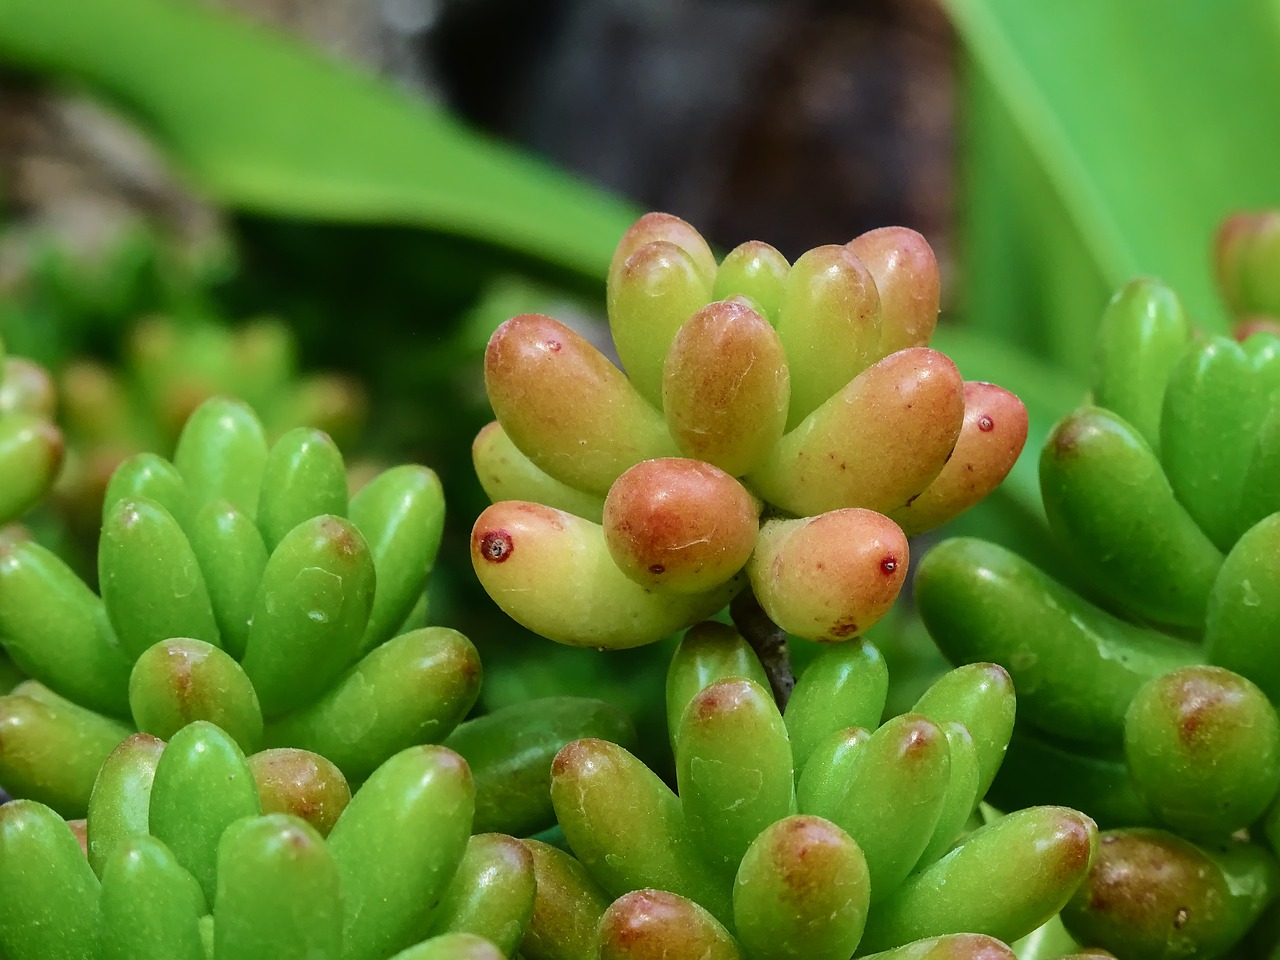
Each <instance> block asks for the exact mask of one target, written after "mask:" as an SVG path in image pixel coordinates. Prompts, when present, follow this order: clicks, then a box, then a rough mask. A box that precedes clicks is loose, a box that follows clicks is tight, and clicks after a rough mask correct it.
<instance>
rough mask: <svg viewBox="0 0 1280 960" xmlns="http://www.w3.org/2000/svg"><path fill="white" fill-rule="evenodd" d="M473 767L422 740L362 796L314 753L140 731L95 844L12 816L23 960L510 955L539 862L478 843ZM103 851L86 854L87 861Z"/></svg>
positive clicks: (3, 923) (8, 913)
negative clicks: (254, 750) (264, 750)
mask: <svg viewBox="0 0 1280 960" xmlns="http://www.w3.org/2000/svg"><path fill="white" fill-rule="evenodd" d="M474 807H475V789H474V786H473V784H472V780H471V776H470V772H469V771H468V768H467V765H466V763H465V762H464V761H463V759H462V758H461V757H460V756H459V755H458V754H456V753H454V752H453V751H451V750H448V749H446V748H444V747H438V746H416V747H410V748H408V749H406V750H404V751H401V752H398V753H396V754H395V755H393V756H392V757H390V758H389V759H387V760H386V761H385V762H383V763H382V764H381V765H380V766H379V767H378V768H377V769H376V770H375V771H374V772H373V773H372V774H371V775H370V776H369V778H368V779H367V780H366V781H365V783H364V785H363V786H362V787H360V789H359V790H358V791H356V793H355V794H354V795H352V794H351V793H350V791H349V790H348V788H347V784H346V781H345V780H344V779H343V777H342V774H341V773H340V772H339V771H338V770H337V769H336V768H335V767H334V766H333V765H332V764H331V763H329V762H328V761H326V760H324V759H323V758H321V757H318V756H315V755H314V754H309V753H307V752H306V751H301V750H282V751H272V752H271V753H270V754H261V755H259V756H257V757H253V758H249V759H246V757H245V756H244V754H243V753H242V752H241V750H240V748H239V747H238V746H237V744H236V742H235V740H234V739H232V738H231V737H230V736H229V735H227V734H226V733H225V732H224V731H222V730H221V729H220V728H218V727H217V726H215V725H213V724H211V723H208V722H205V721H198V722H195V723H193V724H190V725H188V726H186V727H183V728H182V729H180V730H178V731H177V732H175V733H174V734H173V736H172V738H171V739H170V740H169V742H168V743H167V744H166V743H164V742H162V741H161V740H158V739H156V738H155V737H151V736H148V735H146V734H134V735H133V736H131V737H130V738H128V739H127V740H125V741H124V742H123V743H122V744H121V745H120V746H119V747H118V748H117V749H116V750H115V751H114V752H113V753H112V754H111V756H110V757H109V758H108V760H107V762H106V764H105V765H104V766H103V768H102V771H101V773H100V774H99V776H98V778H97V781H96V783H95V785H94V788H93V798H92V802H91V804H90V809H89V816H88V821H87V825H86V827H85V831H86V838H87V839H86V843H85V849H82V848H81V846H80V845H79V844H78V843H77V840H76V837H75V834H74V833H73V831H72V828H71V827H70V826H69V825H68V824H67V823H66V822H64V821H63V820H62V818H61V817H59V816H58V814H57V813H56V812H54V811H53V810H52V809H50V808H49V807H46V806H44V805H42V804H40V803H38V802H35V801H32V800H18V801H14V802H13V803H10V804H6V805H5V806H3V807H0V953H2V954H3V955H4V956H6V957H7V958H8V960H148V958H154V960H206V958H213V960H256V958H262V960H267V958H271V960H293V958H296V960H387V958H391V957H394V958H395V960H432V958H434V960H500V958H501V957H503V956H506V955H507V953H509V952H510V951H511V950H512V949H513V948H514V947H515V946H516V944H518V943H519V941H520V939H521V936H522V935H523V932H524V928H525V926H526V924H527V923H528V920H529V917H530V915H531V912H532V909H533V900H534V884H535V877H534V871H533V861H532V857H531V856H530V854H529V853H528V851H527V850H526V849H525V848H524V847H523V846H522V845H521V844H520V843H519V842H518V841H516V840H514V839H512V838H511V837H508V836H503V835H500V834H493V833H486V834H478V835H475V836H472V835H471V829H472V815H473V811H474ZM86 852H87V856H86Z"/></svg>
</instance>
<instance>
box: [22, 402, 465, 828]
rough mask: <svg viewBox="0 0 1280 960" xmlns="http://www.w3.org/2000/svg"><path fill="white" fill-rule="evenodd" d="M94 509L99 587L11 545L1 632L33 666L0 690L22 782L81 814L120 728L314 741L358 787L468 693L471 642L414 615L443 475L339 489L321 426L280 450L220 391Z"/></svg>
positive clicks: (448, 721)
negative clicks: (206, 726) (203, 724)
mask: <svg viewBox="0 0 1280 960" xmlns="http://www.w3.org/2000/svg"><path fill="white" fill-rule="evenodd" d="M103 509H104V515H103V524H102V535H101V541H100V545H99V549H98V579H99V583H100V590H101V595H100V596H99V595H98V594H97V593H95V592H94V591H92V590H91V589H90V588H89V587H88V586H87V585H86V584H85V583H84V582H82V581H81V579H80V578H79V577H77V576H76V575H75V574H74V573H73V572H72V571H71V570H70V569H69V568H68V567H67V566H66V565H65V564H64V563H63V562H62V561H61V560H60V559H58V557H57V556H55V555H54V554H53V553H52V552H50V551H48V550H46V549H44V548H42V547H41V546H39V545H37V544H36V543H34V542H32V541H29V540H22V539H10V540H8V541H6V542H4V543H3V544H2V545H0V642H3V645H4V648H5V650H6V652H7V654H8V655H9V657H10V658H12V660H13V662H14V663H15V664H16V665H17V667H18V668H20V669H21V670H22V671H23V672H24V673H26V674H27V675H28V676H30V677H31V678H32V680H31V681H28V682H27V683H25V684H23V685H21V686H20V687H19V688H18V689H16V690H15V691H14V692H13V693H11V694H10V695H8V696H5V697H0V744H2V745H3V749H0V782H3V783H4V785H5V787H6V789H8V790H9V791H10V792H11V793H13V794H14V795H17V796H29V797H33V798H35V799H38V800H41V801H43V802H46V803H49V804H50V805H52V806H54V807H55V808H57V809H58V810H60V811H61V812H64V813H66V814H68V815H72V816H78V815H82V814H83V812H84V808H85V804H86V802H87V800H88V791H89V788H90V786H91V785H92V783H93V779H94V777H95V775H96V774H97V769H98V765H99V764H100V763H101V762H102V760H103V759H104V758H105V757H106V755H107V754H108V753H109V752H110V751H111V749H112V748H113V747H114V746H115V745H116V744H117V743H119V742H120V741H121V740H123V739H124V737H125V736H127V735H128V734H129V733H131V732H133V731H134V730H140V731H142V732H146V733H151V734H154V735H155V736H159V737H162V738H164V737H168V736H169V735H170V734H172V733H173V732H174V731H176V730H177V729H179V728H180V727H183V726H185V725H186V724H187V723H189V722H191V721H193V720H209V721H212V722H215V723H217V724H219V725H220V726H222V727H223V728H224V729H225V730H226V731H227V732H228V733H229V734H231V735H232V736H233V737H234V738H235V739H236V740H237V742H238V743H239V744H240V746H241V748H242V749H243V750H245V751H247V752H252V751H254V750H257V749H259V747H260V746H263V745H269V746H296V747H304V748H306V749H310V750H314V751H315V752H317V753H320V754H322V755H323V756H325V757H327V758H328V759H329V760H331V761H333V762H334V763H335V764H337V765H338V767H339V768H340V769H341V770H342V771H343V773H344V774H345V775H346V776H347V777H348V778H349V779H350V780H352V781H353V782H356V783H359V782H360V781H362V780H363V779H364V778H365V777H367V776H368V775H369V774H370V773H371V772H372V771H373V769H374V768H376V767H377V766H378V765H379V764H380V763H382V761H384V760H385V759H387V758H388V757H390V756H391V755H392V754H394V753H396V752H397V751H399V750H401V749H403V748H405V747H407V746H410V745H412V744H415V743H422V742H428V741H433V740H434V741H438V740H442V739H443V738H444V736H445V735H446V734H448V732H449V731H450V730H451V729H452V728H453V727H454V726H455V725H456V724H457V723H458V722H459V721H460V720H461V719H462V718H463V717H464V716H465V715H466V713H467V711H468V710H469V709H470V707H471V705H472V703H474V701H475V698H476V695H477V692H478V689H479V684H480V664H479V659H478V656H477V654H476V651H475V648H474V647H473V646H472V645H471V643H470V642H469V641H468V640H467V639H466V638H465V637H463V636H462V635H461V634H459V633H458V632H457V631H454V630H449V629H446V628H441V627H427V628H417V629H413V627H414V626H415V623H413V622H407V621H416V622H417V623H420V622H421V619H422V617H421V614H420V613H419V614H417V615H413V616H412V617H411V614H413V610H414V608H415V606H416V605H419V604H420V603H421V601H422V598H423V588H424V585H425V583H426V580H427V576H428V573H429V571H430V568H431V565H432V563H433V561H434V559H435V554H436V550H437V548H438V546H439V541H440V534H441V528H442V523H443V513H444V502H443V497H442V493H441V489H440V485H439V481H438V480H437V478H436V476H435V474H434V473H433V472H432V471H431V470H429V469H427V468H425V467H419V466H412V465H405V466H399V467H393V468H391V469H389V470H386V471H385V472H383V473H382V474H381V475H379V476H378V477H376V478H375V479H374V480H372V481H371V482H370V483H369V484H368V485H366V486H365V487H364V488H363V489H361V490H360V492H359V493H357V494H356V495H355V496H353V497H350V498H348V494H347V477H346V472H345V469H344V465H343V459H342V456H341V454H340V453H339V451H338V449H337V447H336V446H335V445H334V443H333V442H332V441H331V440H330V439H329V438H328V436H327V435H325V434H323V433H321V432H319V431H316V430H309V429H305V428H300V429H297V430H294V431H290V432H288V433H286V434H284V435H283V436H282V437H281V438H280V439H279V440H277V441H276V442H275V443H274V444H272V445H268V443H267V440H266V436H265V433H264V430H263V428H262V425H261V423H260V422H259V420H258V419H257V417H256V416H255V415H254V414H253V413H252V412H251V411H250V410H249V408H248V407H246V406H245V405H244V404H242V403H239V402H236V401H230V400H224V399H220V398H219V399H214V400H210V401H207V402H206V403H204V404H203V405H201V406H200V407H199V408H198V409H197V410H196V412H195V413H194V414H192V416H191V418H190V419H189V420H188V421H187V424H186V426H185V427H184V429H183V432H182V436H181V438H180V440H179V442H178V446H177V451H176V453H175V455H174V459H173V461H172V462H170V461H168V460H165V459H163V458H161V457H159V456H157V455H155V454H139V455H137V456H135V457H132V458H130V459H129V460H127V461H125V462H124V463H123V464H122V465H121V466H120V467H119V469H117V470H116V472H115V474H114V475H113V477H112V480H111V483H110V484H109V486H108V490H107V497H106V502H105V504H104V508H103Z"/></svg>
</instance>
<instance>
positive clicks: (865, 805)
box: [521, 623, 1096, 960]
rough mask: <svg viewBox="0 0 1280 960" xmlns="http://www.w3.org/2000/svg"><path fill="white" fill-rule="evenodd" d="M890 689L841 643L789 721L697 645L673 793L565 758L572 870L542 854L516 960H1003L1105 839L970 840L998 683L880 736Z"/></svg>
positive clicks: (602, 757) (998, 829)
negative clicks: (860, 959)
mask: <svg viewBox="0 0 1280 960" xmlns="http://www.w3.org/2000/svg"><path fill="white" fill-rule="evenodd" d="M887 687H888V675H887V671H886V669H885V665H884V661H883V659H882V658H881V657H880V654H879V653H878V651H877V650H876V649H875V647H874V646H872V645H871V644H870V643H868V642H865V641H855V642H850V643H845V644H839V645H835V646H832V647H830V648H828V649H827V650H826V651H824V652H823V653H822V654H820V655H819V656H818V657H817V659H815V660H814V661H813V662H812V663H811V665H810V666H809V668H808V669H807V670H806V671H805V672H804V673H803V674H802V675H801V677H800V679H799V682H798V683H797V685H796V688H795V692H794V694H793V695H792V697H791V699H790V701H789V702H788V704H787V707H786V711H785V713H782V712H780V711H779V709H778V707H777V706H776V705H775V702H774V699H773V696H772V695H771V694H770V693H769V690H768V682H767V679H766V677H765V673H764V668H763V667H762V665H761V664H760V662H759V660H757V659H756V656H755V654H754V653H753V651H752V650H751V648H750V647H749V645H748V644H747V642H746V641H745V640H744V639H743V638H742V637H741V636H739V635H738V634H736V633H735V632H734V630H733V629H732V628H730V627H727V626H725V625H723V624H719V623H703V624H700V625H697V626H695V627H693V628H692V629H690V630H689V631H688V633H687V634H686V635H685V637H684V639H683V640H682V641H681V644H680V647H679V648H678V650H677V652H676V654H675V657H674V659H673V660H672V663H671V668H670V672H669V675H668V683H667V711H668V717H669V718H670V721H671V726H670V729H671V737H672V742H673V746H674V751H675V757H676V777H677V786H678V794H677V793H676V792H673V791H672V790H671V789H670V788H669V787H668V786H666V785H665V784H664V783H663V782H662V781H661V780H660V779H659V778H658V777H657V775H655V774H654V773H653V772H651V771H650V770H649V769H648V768H647V767H645V766H644V764H643V763H641V762H640V761H639V760H637V759H636V758H635V757H634V756H632V755H631V754H630V753H628V752H627V751H626V750H625V749H623V748H622V747H619V746H617V745H616V744H612V743H608V742H605V741H602V740H592V739H585V740H579V741H576V742H574V743H571V744H569V745H568V746H566V747H565V748H564V749H563V750H561V751H560V753H559V755H558V756H557V757H556V760H555V765H554V767H553V768H552V783H551V796H552V800H553V802H554V804H555V809H556V814H557V818H558V820H559V823H560V826H561V829H562V830H563V831H564V835H565V838H566V839H567V841H568V844H569V846H570V847H571V848H572V851H573V853H574V855H575V856H576V859H575V857H571V856H570V855H569V854H567V853H564V852H562V851H557V850H554V849H552V848H549V847H545V845H538V844H530V847H531V850H532V851H533V853H534V863H535V869H536V870H537V874H538V898H537V902H536V905H535V908H534V919H533V921H532V923H531V926H530V932H529V934H528V935H527V936H526V938H525V941H524V944H523V946H522V948H521V950H522V953H523V955H524V956H525V957H527V958H529V960H564V958H577V957H594V956H596V954H595V953H594V952H592V951H594V950H597V949H598V950H599V956H600V957H601V958H610V960H614V958H623V957H628V958H635V960H642V958H649V957H653V958H657V957H663V956H667V957H671V958H680V960H683V958H686V957H687V958H694V957H702V956H713V957H726V958H745V960H772V958H787V957H796V958H799V957H808V958H813V960H823V958H831V960H846V958H848V957H849V956H851V955H852V954H854V952H855V950H856V951H859V952H860V954H865V953H869V952H872V951H887V953H885V954H884V956H886V957H895V958H898V957H900V958H908V957H938V958H941V957H944V956H945V957H957V958H962V957H973V958H976V957H1009V956H1012V954H1010V953H1009V952H1008V950H1007V948H1006V947H1005V946H1004V945H1003V944H1001V943H998V942H997V941H999V940H1005V941H1009V940H1014V939H1017V938H1019V937H1022V936H1024V935H1026V934H1029V933H1031V932H1032V931H1033V930H1035V929H1036V928H1037V927H1039V926H1040V925H1041V924H1042V923H1044V922H1045V921H1046V920H1048V919H1049V918H1051V917H1052V916H1053V915H1054V914H1056V913H1057V911H1058V910H1059V909H1060V908H1061V907H1062V905H1063V904H1064V903H1066V902H1067V900H1068V899H1069V898H1070V896H1071V895H1072V893H1073V892H1074V890H1075V888H1076V886H1077V885H1078V884H1079V882H1080V881H1081V880H1082V879H1083V877H1084V876H1085V874H1086V873H1087V871H1088V868H1089V863H1090V861H1091V859H1092V857H1093V853H1094V846H1095V842H1096V832H1095V828H1094V825H1093V822H1092V821H1091V820H1090V819H1089V818H1088V817H1085V816H1083V815H1082V814H1079V813H1077V812H1075V811H1073V810H1068V809H1065V808H1062V807H1041V808H1037V809H1032V810H1024V811H1020V812H1018V813H1015V814H1012V815H1009V816H1005V817H999V818H997V819H995V820H994V821H993V822H991V823H988V824H987V825H985V826H981V827H979V828H977V829H974V828H973V824H972V822H971V818H972V817H973V815H974V813H975V811H976V810H977V808H978V805H979V802H980V801H981V799H982V797H983V795H984V794H985V792H986V788H987V786H988V784H989V783H990V782H991V780H992V778H993V777H994V776H995V773H996V770H997V769H998V767H999V765H1000V762H1001V759H1002V757H1003V755H1004V750H1005V745H1006V743H1007V742H1008V739H1009V735H1010V732H1011V730H1012V727H1013V712H1014V700H1013V689H1012V686H1011V684H1010V682H1009V677H1008V674H1007V673H1006V672H1005V671H1004V670H1003V669H1001V668H1000V667H997V666H994V665H979V666H972V667H964V668H961V669H958V670H955V671H952V672H951V673H949V674H947V675H946V676H944V677H943V678H942V679H941V680H939V681H938V682H937V683H936V684H935V685H934V686H933V687H932V688H930V689H929V690H928V691H927V692H926V693H925V695H924V697H923V698H922V699H921V700H920V702H919V703H917V704H916V709H915V710H914V711H913V712H911V713H908V714H905V715H903V716H899V717H895V718H893V719H890V720H888V721H887V722H885V723H883V724H881V723H880V717H881V712H882V711H883V709H884V703H885V696H886V692H887ZM992 889H997V890H999V891H1000V896H998V897H992V896H990V895H989V893H990V891H991V890H992ZM938 938H940V939H938ZM908 944H911V945H912V946H910V947H908V946H907V945H908ZM664 951H665V952H664ZM876 955H877V956H880V955H881V954H876Z"/></svg>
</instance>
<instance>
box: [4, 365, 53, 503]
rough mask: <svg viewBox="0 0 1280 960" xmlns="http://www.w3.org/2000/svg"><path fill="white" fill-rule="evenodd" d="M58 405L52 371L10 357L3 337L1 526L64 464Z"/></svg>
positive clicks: (43, 488)
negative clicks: (55, 417)
mask: <svg viewBox="0 0 1280 960" xmlns="http://www.w3.org/2000/svg"><path fill="white" fill-rule="evenodd" d="M55 406H56V401H55V397H54V389H53V383H52V381H51V380H50V378H49V374H48V373H47V372H45V371H44V370H43V369H42V368H41V367H39V366H38V365H36V364H34V363H32V362H31V361H30V360H26V359H23V358H22V357H14V356H9V355H8V354H7V353H6V352H5V349H4V341H3V340H0V526H4V525H5V524H7V523H10V522H11V521H13V520H16V519H18V518H19V517H21V516H22V515H23V514H24V513H26V512H27V511H28V510H29V509H31V507H32V506H34V505H35V504H36V503H37V502H38V501H39V500H40V498H41V497H43V496H44V495H45V493H46V492H47V491H48V489H49V487H50V486H51V485H52V484H53V481H54V479H55V478H56V477H57V475H58V471H59V469H61V467H62V459H63V453H64V444H63V439H62V432H61V431H60V430H59V429H58V427H57V425H56V424H55V423H54V422H53V414H54V408H55Z"/></svg>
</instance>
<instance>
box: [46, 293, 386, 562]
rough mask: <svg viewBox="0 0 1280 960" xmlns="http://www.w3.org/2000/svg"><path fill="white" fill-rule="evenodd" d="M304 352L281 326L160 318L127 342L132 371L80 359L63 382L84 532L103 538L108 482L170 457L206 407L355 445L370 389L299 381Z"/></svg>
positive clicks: (73, 504)
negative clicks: (143, 458) (124, 466)
mask: <svg viewBox="0 0 1280 960" xmlns="http://www.w3.org/2000/svg"><path fill="white" fill-rule="evenodd" d="M296 354H297V346H296V344H295V342H294V338H293V334H292V332H291V331H290V330H289V328H288V327H287V326H286V325H285V324H284V323H282V322H280V321H279V320H274V319H266V318H263V319H258V320H254V321H252V322H249V323H247V324H244V325H242V326H238V327H230V326H227V325H225V324H222V323H217V322H213V321H209V320H202V321H190V320H188V321H185V322H181V323H180V322H177V321H174V320H170V319H168V318H164V317H158V316H156V317H151V318H149V319H146V320H143V321H141V322H139V323H136V324H134V325H133V326H132V328H131V329H130V330H129V332H128V333H127V334H126V335H125V338H124V364H123V369H120V370H117V369H113V368H112V367H109V366H107V365H105V364H103V363H100V362H98V361H94V360H89V359H77V360H73V361H71V362H70V363H68V364H67V365H66V366H65V367H63V368H62V369H61V370H60V372H59V375H58V386H59V394H60V398H61V403H62V411H63V419H64V421H65V423H66V425H67V436H68V446H69V465H68V469H67V471H66V475H65V476H64V477H63V479H62V481H61V483H60V484H59V486H58V495H59V503H60V505H61V507H62V508H63V512H64V513H66V514H67V515H69V517H70V519H71V520H72V522H73V524H74V525H75V527H76V528H77V530H78V532H80V533H81V534H82V535H84V536H86V537H88V535H89V534H91V533H96V529H97V523H98V521H99V520H100V518H101V507H102V500H103V496H104V493H105V491H106V486H107V482H108V480H109V479H110V477H111V475H112V473H113V472H114V471H115V469H116V467H117V466H119V464H120V463H121V462H122V461H123V460H125V459H127V458H128V457H130V456H134V455H136V454H138V453H142V452H144V451H152V452H157V453H160V454H161V455H164V456H168V455H170V454H171V453H172V451H173V450H174V447H175V444H176V442H177V440H178V437H179V435H180V433H181V430H182V427H183V425H184V423H185V422H186V421H187V419H188V418H189V417H190V416H191V414H192V413H193V412H194V411H195V410H196V408H197V407H199V406H200V404H202V403H203V402H204V401H206V400H208V399H210V398H212V397H217V396H233V397H237V398H239V399H241V400H242V401H244V402H245V403H247V404H248V406H249V407H250V408H252V409H253V411H254V412H255V413H256V414H257V415H258V417H259V418H260V419H261V421H262V423H263V425H264V429H265V431H266V435H267V436H268V438H270V439H273V440H274V439H276V438H278V437H280V436H281V435H282V434H284V433H285V432H286V431H288V430H290V429H293V428H296V427H311V428H313V429H317V430H321V431H324V432H325V433H328V434H329V435H330V436H332V437H333V438H334V440H335V442H337V443H338V444H339V445H342V446H346V445H348V444H350V443H352V442H354V440H355V438H356V437H357V435H358V433H359V430H360V427H361V425H362V423H363V420H364V417H365V406H366V400H365V396H364V392H363V390H362V388H361V387H360V385H359V384H358V383H356V382H355V381H354V380H352V379H351V378H350V377H348V376H345V375H340V374H334V373H309V374H299V372H298V371H297V365H298V361H297V356H296Z"/></svg>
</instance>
